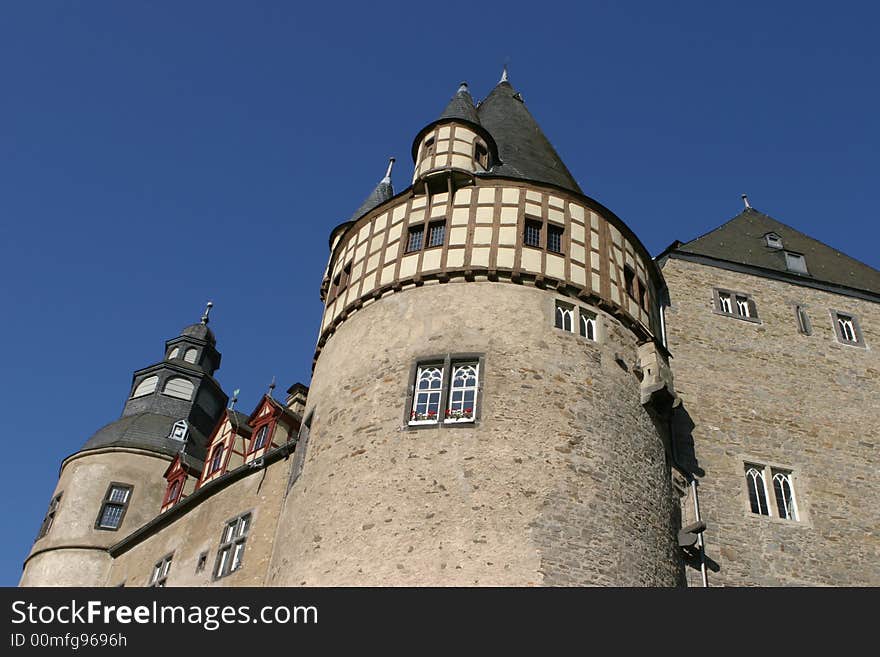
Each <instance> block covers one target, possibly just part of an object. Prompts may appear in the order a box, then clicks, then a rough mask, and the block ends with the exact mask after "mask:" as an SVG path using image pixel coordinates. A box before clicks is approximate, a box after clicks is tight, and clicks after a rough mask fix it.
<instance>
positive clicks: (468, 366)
mask: <svg viewBox="0 0 880 657" xmlns="http://www.w3.org/2000/svg"><path fill="white" fill-rule="evenodd" d="M412 155H413V161H414V175H413V179H412V185H411V186H409V187H407V188H406V189H405V190H403V191H402V192H399V193H397V194H396V195H395V194H394V193H393V190H392V189H391V185H390V179H389V177H388V176H386V178H385V179H383V181H382V183H380V186H379V187H378V188H377V189H376V190H375V191H374V192H373V193H372V194H371V195H370V196H369V197H368V199H367V202H366V203H365V204H364V205H363V206H362V207H361V208H360V209H359V210H358V211H357V213H356V214H355V216H353V217H352V218H351V220H350V221H347V222H345V223H343V224H341V225H340V226H338V227H337V228H336V229H334V230H333V232H332V234H331V238H330V242H331V256H330V262H329V265H328V268H327V273H326V275H325V278H324V281H323V283H322V286H321V292H322V298H323V300H324V301H325V304H326V305H325V311H324V316H323V320H322V324H321V328H320V335H319V339H318V344H317V350H316V355H315V362H314V372H313V379H312V385H311V387H310V390H309V395H308V400H307V405H306V408H305V412H304V418H305V420H304V429H303V432H302V434H301V436H300V440H299V443H298V445H297V450H298V451H299V454H298V458H299V459H300V460H301V467H294V471H293V477H292V478H291V481H292V486H291V487H290V490H289V492H288V495H287V497H286V499H285V502H284V505H283V508H282V510H281V515H280V518H279V523H278V529H277V534H276V537H275V550H274V555H273V560H272V563H271V565H270V568H269V574H268V577H267V584H270V585H303V584H305V585H474V584H477V585H557V584H576V585H587V584H604V585H623V586H627V585H666V586H671V585H677V584H680V583H682V581H683V570H682V562H681V558H680V556H679V550H678V548H677V544H676V538H675V537H676V531H677V529H678V528H679V526H680V524H679V512H678V502H677V498H676V495H675V494H674V493H673V490H672V484H671V477H670V459H669V458H668V447H669V443H668V436H667V432H666V430H665V427H666V426H668V418H669V412H670V406H671V403H670V402H671V401H672V399H673V398H674V392H673V391H672V384H671V376H670V374H669V369H668V365H667V352H666V350H665V347H664V344H663V336H662V332H663V329H662V319H661V312H660V300H661V299H663V298H665V296H664V295H665V283H664V281H663V278H662V275H661V273H660V271H659V269H658V268H657V267H656V265H655V263H654V262H653V261H652V259H651V257H650V255H649V254H648V252H647V251H646V249H645V247H644V246H643V245H642V243H641V242H640V241H639V240H638V238H637V237H636V236H635V235H634V234H633V232H632V231H631V230H630V229H629V228H628V227H627V226H626V224H625V223H624V222H623V221H622V220H621V219H620V218H618V217H617V216H616V215H615V214H614V213H613V212H611V211H610V210H609V209H607V208H605V207H604V206H602V205H601V204H600V203H598V202H596V201H595V200H593V199H591V198H589V197H587V196H585V195H584V194H583V193H582V191H581V189H580V187H579V186H578V184H577V183H576V182H575V180H574V178H573V177H572V175H571V174H570V173H569V171H568V169H567V168H566V167H565V165H564V164H563V162H562V160H561V159H560V157H559V155H558V154H557V153H556V151H555V150H554V148H553V147H552V145H551V144H550V142H549V141H548V140H547V138H546V137H545V136H544V133H543V132H542V131H541V129H540V128H539V126H538V124H537V123H536V122H535V120H534V118H533V117H532V115H531V114H530V113H529V111H528V109H527V108H526V106H525V104H524V103H523V99H522V96H521V95H520V94H519V93H518V92H517V91H516V90H515V89H514V88H513V86H512V85H511V84H510V82H509V81H508V80H507V75H506V73H505V75H504V76H503V77H502V80H501V81H500V82H499V83H498V85H497V86H496V87H495V88H494V89H493V90H492V92H491V93H490V94H489V96H488V97H487V98H486V99H485V100H483V101H482V102H481V103H480V104H479V105H476V106H475V105H474V103H473V100H472V98H471V95H470V93H469V91H468V89H467V86H466V85H464V84H463V85H462V86H461V87H460V88H459V90H458V92H457V93H456V94H455V95H454V97H453V98H452V100H451V101H450V103H449V104H448V106H447V107H446V109H445V110H444V111H443V112H442V114H441V115H440V117H439V118H438V119H437V120H436V121H433V122H431V123H429V124H428V125H426V126H425V128H423V129H422V130H421V131H420V132H419V133H418V134H417V135H416V137H415V140H414V143H413V147H412Z"/></svg>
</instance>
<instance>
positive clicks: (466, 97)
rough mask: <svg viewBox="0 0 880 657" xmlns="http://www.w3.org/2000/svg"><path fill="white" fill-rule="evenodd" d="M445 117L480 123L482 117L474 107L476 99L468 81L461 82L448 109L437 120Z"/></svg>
mask: <svg viewBox="0 0 880 657" xmlns="http://www.w3.org/2000/svg"><path fill="white" fill-rule="evenodd" d="M444 119H461V120H464V121H468V122H470V123H476V124H477V125H480V118H479V116H477V110H476V108H475V107H474V99H473V98H472V97H471V94H470V92H469V91H468V88H467V84H466V83H464V82H462V83H461V86H460V87H459V88H458V91H456V92H455V95H454V96H453V97H452V99H451V100H450V101H449V104H448V105H447V106H446V109H444V110H443V113H442V114H440V116H439V117H437V121H442V120H444Z"/></svg>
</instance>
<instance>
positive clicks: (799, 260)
mask: <svg viewBox="0 0 880 657" xmlns="http://www.w3.org/2000/svg"><path fill="white" fill-rule="evenodd" d="M785 266H786V267H787V268H788V271H793V272H796V273H798V274H807V273H809V272H808V271H807V260H806V258H804V256H802V255H801V254H800V253H791V252H790V251H786V252H785Z"/></svg>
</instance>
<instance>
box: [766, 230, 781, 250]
mask: <svg viewBox="0 0 880 657" xmlns="http://www.w3.org/2000/svg"><path fill="white" fill-rule="evenodd" d="M764 240H765V241H766V242H767V246H769V247H770V248H771V249H781V248H782V238H781V237H779V235H777V234H776V233H767V234H766V235H764Z"/></svg>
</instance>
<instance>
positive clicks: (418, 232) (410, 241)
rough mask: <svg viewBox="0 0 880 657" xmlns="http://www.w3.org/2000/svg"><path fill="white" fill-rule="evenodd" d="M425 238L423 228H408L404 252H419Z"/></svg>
mask: <svg viewBox="0 0 880 657" xmlns="http://www.w3.org/2000/svg"><path fill="white" fill-rule="evenodd" d="M424 236H425V227H424V226H410V229H409V235H408V236H407V240H406V252H407V253H412V252H413V251H420V250H421V248H422V240H423V238H424Z"/></svg>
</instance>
